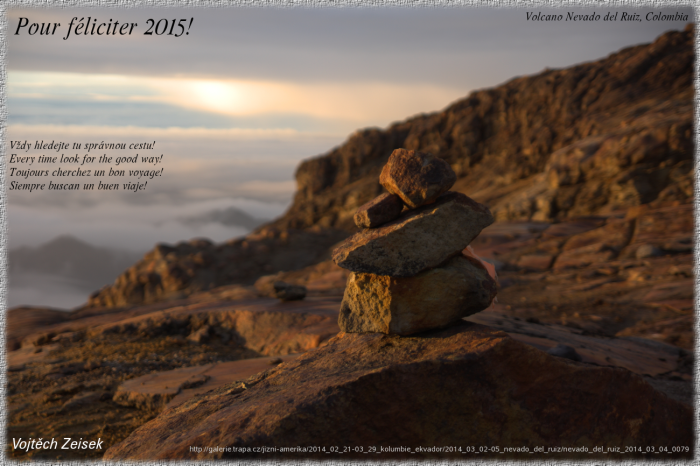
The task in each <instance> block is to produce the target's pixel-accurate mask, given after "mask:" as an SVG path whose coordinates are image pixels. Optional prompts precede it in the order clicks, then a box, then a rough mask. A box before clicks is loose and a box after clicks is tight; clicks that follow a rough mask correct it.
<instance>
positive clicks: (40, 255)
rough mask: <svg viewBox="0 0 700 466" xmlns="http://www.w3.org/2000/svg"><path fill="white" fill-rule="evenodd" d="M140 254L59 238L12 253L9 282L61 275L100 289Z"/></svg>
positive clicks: (63, 236)
mask: <svg viewBox="0 0 700 466" xmlns="http://www.w3.org/2000/svg"><path fill="white" fill-rule="evenodd" d="M140 256H141V255H140V254H137V253H133V252H128V251H120V250H116V249H109V248H101V247H97V246H93V245H91V244H88V243H86V242H84V241H81V240H79V239H77V238H74V237H73V236H69V235H62V236H58V237H56V238H54V239H52V240H51V241H49V242H48V243H45V244H43V245H41V246H38V247H36V248H31V247H26V246H24V247H20V248H17V249H12V250H10V252H9V274H10V283H12V279H13V277H17V276H19V275H22V274H45V275H59V276H62V277H64V278H72V279H75V280H77V281H79V282H82V284H83V287H84V288H88V289H97V288H100V287H102V286H104V285H105V284H108V283H112V282H113V281H114V279H115V278H117V276H119V274H120V273H122V272H123V271H124V270H125V269H127V268H128V267H129V266H130V265H131V264H133V263H134V261H136V260H138V258H139V257H140Z"/></svg>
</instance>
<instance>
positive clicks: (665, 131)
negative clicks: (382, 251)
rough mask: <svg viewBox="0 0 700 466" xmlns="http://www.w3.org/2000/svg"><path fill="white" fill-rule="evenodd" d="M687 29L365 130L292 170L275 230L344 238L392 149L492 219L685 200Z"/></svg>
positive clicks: (689, 125) (689, 101)
mask: <svg viewBox="0 0 700 466" xmlns="http://www.w3.org/2000/svg"><path fill="white" fill-rule="evenodd" d="M693 62H694V29H693V27H692V26H688V27H687V28H686V29H685V31H682V32H669V33H666V34H664V35H662V36H660V37H659V38H658V39H657V40H656V41H655V42H654V43H652V44H648V45H639V46H636V47H630V48H627V49H624V50H621V51H620V52H617V53H614V54H612V55H610V56H609V57H607V58H605V59H603V60H599V61H595V62H590V63H584V64H581V65H578V66H574V67H571V68H566V69H561V70H546V71H544V72H542V73H540V74H538V75H535V76H527V77H520V78H515V79H513V80H511V81H509V82H507V83H505V84H503V85H501V86H498V87H495V88H491V89H484V90H479V91H475V92H473V93H471V94H470V95H469V96H468V97H467V98H465V99H463V100H460V101H458V102H455V103H454V104H452V105H450V106H449V107H447V108H446V109H445V110H443V111H442V112H438V113H433V114H428V115H421V116H417V117H415V118H411V119H409V120H406V121H404V122H401V123H397V124H394V125H392V126H390V127H389V128H387V129H385V130H380V129H366V130H362V131H358V132H356V133H355V134H353V135H352V136H351V137H350V138H349V139H348V140H347V142H346V143H345V144H343V145H342V146H340V147H338V148H336V149H334V150H332V151H331V152H329V153H328V154H326V155H324V156H321V157H318V158H314V159H311V160H307V161H305V162H304V163H302V164H301V166H300V167H299V168H298V170H297V173H296V179H297V185H298V190H297V193H296V196H295V198H294V204H293V205H292V207H291V208H290V209H289V211H288V212H287V213H286V214H285V215H284V217H282V218H281V219H279V220H278V221H276V222H275V225H276V226H278V227H281V228H307V227H309V226H311V225H320V226H323V227H337V228H344V229H349V230H352V229H354V225H353V222H352V215H353V213H354V212H355V210H356V209H357V207H359V206H360V205H362V204H364V203H365V202H367V201H369V200H370V199H372V198H373V197H375V196H376V195H378V194H379V193H380V192H381V186H380V185H379V182H378V178H379V173H380V170H381V167H382V166H383V165H384V164H385V163H386V162H387V159H388V157H389V155H390V154H391V152H392V151H393V150H394V149H396V148H399V147H401V148H405V149H410V150H422V151H428V152H431V153H433V154H434V155H436V156H438V157H441V158H443V159H445V160H447V161H448V162H449V163H450V164H451V165H452V167H453V168H454V170H455V172H456V173H457V176H458V181H457V184H456V185H455V187H454V188H453V190H454V191H461V192H463V193H465V194H467V195H468V196H470V197H473V198H474V199H475V200H477V201H479V202H483V203H485V204H487V205H488V206H489V207H490V208H491V211H492V212H493V213H494V215H495V216H496V219H497V220H507V219H510V220H514V219H521V220H525V219H534V220H552V219H561V218H566V217H572V216H581V215H591V214H596V213H605V212H608V211H610V210H615V209H621V208H626V207H632V206H636V205H640V204H646V203H649V202H654V201H669V200H680V201H685V200H687V199H689V198H690V197H692V195H693V180H692V174H691V171H692V165H693V163H692V161H693V136H692V133H693V85H692V82H693Z"/></svg>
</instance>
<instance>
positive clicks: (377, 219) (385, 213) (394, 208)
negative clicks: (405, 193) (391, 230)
mask: <svg viewBox="0 0 700 466" xmlns="http://www.w3.org/2000/svg"><path fill="white" fill-rule="evenodd" d="M402 210H403V202H402V201H401V198H400V197H399V196H397V195H396V194H390V193H384V194H381V195H379V196H377V197H375V198H374V199H372V200H371V201H369V202H368V203H367V204H364V205H362V206H361V207H360V208H359V209H357V212H355V216H354V217H353V220H355V225H357V226H358V227H360V228H377V227H378V226H380V225H384V224H385V223H388V222H391V221H392V220H396V219H397V218H399V215H401V211H402Z"/></svg>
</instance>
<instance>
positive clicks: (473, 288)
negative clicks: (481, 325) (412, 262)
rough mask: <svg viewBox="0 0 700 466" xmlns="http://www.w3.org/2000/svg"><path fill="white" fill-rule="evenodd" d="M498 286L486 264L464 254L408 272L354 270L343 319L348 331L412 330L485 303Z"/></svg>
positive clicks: (342, 326)
mask: <svg viewBox="0 0 700 466" xmlns="http://www.w3.org/2000/svg"><path fill="white" fill-rule="evenodd" d="M496 288H497V285H496V282H495V281H494V280H493V279H492V278H491V276H490V275H489V273H488V271H487V270H486V269H485V268H484V266H483V265H482V264H481V263H480V262H479V261H478V260H477V259H473V258H467V257H464V256H457V257H454V258H453V259H451V260H450V261H449V262H447V264H445V265H444V266H442V267H436V268H434V269H430V270H427V271H425V272H421V273H419V274H418V275H416V276H413V277H407V278H396V277H388V276H385V275H374V274H371V273H355V274H352V275H351V276H350V278H349V279H348V284H347V288H346V289H345V296H344V297H343V303H342V304H341V306H340V317H339V318H338V325H339V327H340V330H341V331H343V332H351V333H365V332H381V333H395V334H400V335H410V334H412V333H417V332H422V331H425V330H429V329H431V328H437V327H444V326H446V325H448V324H450V323H453V322H455V321H457V320H459V319H461V318H462V317H466V316H469V315H472V314H475V313H477V312H479V311H482V310H484V309H486V308H487V307H488V306H489V305H490V304H491V301H493V298H494V297H495V296H496Z"/></svg>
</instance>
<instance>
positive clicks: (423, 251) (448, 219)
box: [333, 192, 493, 277]
mask: <svg viewBox="0 0 700 466" xmlns="http://www.w3.org/2000/svg"><path fill="white" fill-rule="evenodd" d="M491 223H493V216H492V215H491V212H490V211H489V209H488V207H486V206H485V205H483V204H479V203H478V202H476V201H474V200H472V199H470V198H469V197H467V196H465V195H464V194H460V193H453V192H449V193H447V194H444V195H443V196H441V197H440V198H439V199H438V200H437V201H436V202H435V203H433V204H429V205H426V206H422V207H419V208H418V209H414V210H411V211H409V212H407V213H405V214H404V215H403V216H402V217H400V218H399V219H398V220H395V221H393V222H391V223H387V224H386V225H384V226H381V227H379V228H373V229H367V230H364V231H361V232H359V233H357V234H355V235H353V236H351V237H350V238H348V239H347V240H345V241H344V242H343V243H341V244H340V245H339V246H338V247H337V248H336V249H335V250H334V251H333V260H334V261H335V263H336V264H338V265H339V266H341V267H343V268H346V269H348V270H352V271H353V272H363V273H373V274H376V275H390V276H392V277H411V276H413V275H417V274H419V273H420V272H422V271H423V270H426V269H428V268H432V267H437V266H438V265H440V264H442V263H444V262H445V261H447V260H448V259H449V258H451V257H453V256H456V255H458V254H459V253H460V252H461V251H462V250H463V249H464V248H466V247H467V246H468V245H469V243H470V242H471V241H472V240H473V239H474V238H476V236H477V235H478V234H479V233H480V232H481V230H483V229H484V228H486V227H487V226H489V225H491Z"/></svg>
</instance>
